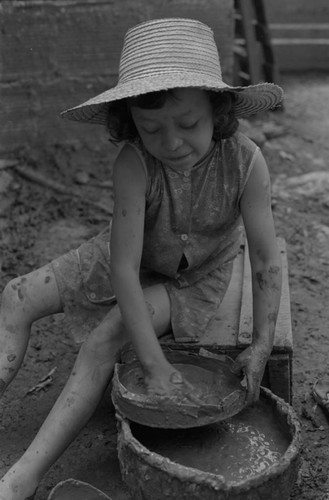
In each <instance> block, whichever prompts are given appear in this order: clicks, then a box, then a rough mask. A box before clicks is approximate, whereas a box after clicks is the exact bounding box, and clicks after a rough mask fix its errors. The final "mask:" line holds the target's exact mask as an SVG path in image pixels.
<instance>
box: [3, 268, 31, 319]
mask: <svg viewBox="0 0 329 500" xmlns="http://www.w3.org/2000/svg"><path fill="white" fill-rule="evenodd" d="M26 281H27V279H26V277H24V276H23V277H19V278H14V279H12V280H11V281H9V283H7V285H6V286H5V288H4V289H3V292H2V298H1V309H2V310H5V311H10V310H13V311H17V309H19V308H20V307H23V305H24V303H25V301H26V288H25V287H26Z"/></svg>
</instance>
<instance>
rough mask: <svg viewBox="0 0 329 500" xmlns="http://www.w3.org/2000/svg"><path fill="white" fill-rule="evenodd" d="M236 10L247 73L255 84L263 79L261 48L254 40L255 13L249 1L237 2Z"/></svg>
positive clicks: (239, 0) (240, 0) (241, 0)
mask: <svg viewBox="0 0 329 500" xmlns="http://www.w3.org/2000/svg"><path fill="white" fill-rule="evenodd" d="M236 8H237V11H238V12H239V13H241V23H242V29H243V37H244V39H245V43H246V50H247V59H248V73H249V75H250V83H253V84H256V83H259V82H260V81H261V80H262V79H263V75H262V74H261V73H262V71H261V64H260V63H259V61H261V60H262V53H261V47H260V45H259V43H258V42H257V40H256V33H255V23H256V21H255V11H254V9H253V6H252V4H251V0H238V1H237V2H236Z"/></svg>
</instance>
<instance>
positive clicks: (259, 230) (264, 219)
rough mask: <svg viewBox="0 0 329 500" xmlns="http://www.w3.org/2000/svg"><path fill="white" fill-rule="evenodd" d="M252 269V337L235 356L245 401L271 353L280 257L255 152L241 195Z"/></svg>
mask: <svg viewBox="0 0 329 500" xmlns="http://www.w3.org/2000/svg"><path fill="white" fill-rule="evenodd" d="M241 212H242V217H243V221H244V225H245V230H246V235H247V240H248V245H249V253H250V263H251V271H252V293H253V338H252V343H251V346H250V347H248V348H247V349H246V350H245V351H243V352H242V353H241V354H240V355H239V356H238V358H237V360H236V362H237V366H238V367H240V368H242V369H243V370H244V371H245V374H246V377H247V384H248V402H249V403H252V402H253V401H256V400H257V399H258V396H259V386H260V383H261V380H262V376H263V373H264V369H265V366H266V362H267V360H268V358H269V356H270V353H271V350H272V347H273V341H274V331H275V324H276V319H277V315H278V309H279V304H280V296H281V259H280V253H279V249H278V246H277V242H276V237H275V228H274V222H273V216H272V210H271V184H270V177H269V172H268V169H267V166H266V163H265V160H264V158H263V156H262V155H261V154H258V156H257V158H256V160H255V164H254V167H253V170H252V172H251V174H250V178H249V179H248V182H247V185H246V187H245V191H244V193H243V196H242V198H241Z"/></svg>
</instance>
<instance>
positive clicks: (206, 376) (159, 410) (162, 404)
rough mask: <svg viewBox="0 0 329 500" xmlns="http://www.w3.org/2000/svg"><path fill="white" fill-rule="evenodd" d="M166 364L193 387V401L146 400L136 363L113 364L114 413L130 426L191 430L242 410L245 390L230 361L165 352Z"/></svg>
mask: <svg viewBox="0 0 329 500" xmlns="http://www.w3.org/2000/svg"><path fill="white" fill-rule="evenodd" d="M166 356H167V359H168V361H169V362H170V363H171V364H172V365H173V366H174V367H175V368H177V369H178V370H179V371H180V372H181V374H182V375H183V377H184V378H185V379H186V380H187V381H188V382H189V383H190V384H191V385H192V386H193V389H194V390H193V396H194V397H196V398H197V399H198V400H199V401H201V404H198V402H197V401H196V402H195V401H190V400H184V401H179V402H177V401H175V400H170V399H162V400H161V399H160V398H156V399H155V398H152V397H150V396H149V395H148V394H147V393H146V390H145V386H144V383H143V371H142V367H141V365H140V363H139V361H138V360H133V361H131V362H129V363H126V364H117V365H116V366H115V370H114V376H113V389H112V400H113V403H114V406H115V407H116V409H117V410H118V411H119V413H121V414H122V415H124V416H125V417H127V418H128V419H129V420H131V421H133V422H137V423H139V424H143V425H147V426H149V427H159V428H162V429H170V428H171V429H178V428H192V427H200V426H203V425H207V424H210V423H213V422H217V421H219V420H224V419H227V418H229V417H231V416H232V415H235V414H236V413H238V412H239V411H241V410H242V408H244V406H245V396H246V393H245V388H244V387H243V386H242V385H241V379H240V378H239V377H238V376H236V375H234V374H233V373H232V371H231V364H232V362H233V361H232V360H231V359H230V358H227V357H222V358H221V359H219V358H216V359H213V358H211V357H207V356H203V355H199V354H192V353H187V352H182V351H172V352H170V351H169V352H166Z"/></svg>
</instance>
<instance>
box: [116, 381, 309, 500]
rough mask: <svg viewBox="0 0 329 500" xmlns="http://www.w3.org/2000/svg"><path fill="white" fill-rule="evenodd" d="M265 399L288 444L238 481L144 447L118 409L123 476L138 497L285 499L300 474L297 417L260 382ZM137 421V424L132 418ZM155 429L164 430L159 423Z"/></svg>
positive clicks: (161, 499) (137, 499)
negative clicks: (277, 456)
mask: <svg viewBox="0 0 329 500" xmlns="http://www.w3.org/2000/svg"><path fill="white" fill-rule="evenodd" d="M261 401H262V402H264V404H265V405H270V408H269V409H270V411H271V412H273V415H274V417H275V418H277V419H278V422H280V427H281V428H283V429H284V431H285V433H286V435H287V436H288V437H287V447H285V451H284V452H283V454H282V455H281V456H280V459H279V461H277V462H276V463H274V464H272V465H270V466H268V467H267V468H265V470H264V471H263V472H260V473H258V474H256V475H253V476H251V477H247V478H246V479H244V480H242V481H239V482H235V481H234V482H232V481H231V482H228V481H225V479H224V477H223V476H221V475H217V474H213V473H208V472H204V471H201V470H198V469H196V468H190V467H186V466H184V465H182V464H179V463H175V462H173V461H171V460H169V459H168V458H167V457H164V456H161V455H159V454H157V453H155V452H152V451H150V450H149V449H148V448H146V447H145V446H144V445H143V444H142V443H141V442H140V441H138V440H137V438H136V437H135V436H134V435H133V430H132V429H133V424H132V425H130V422H129V421H128V420H127V419H126V418H124V417H122V416H121V415H117V418H118V456H119V462H120V468H121V473H122V477H123V480H124V481H125V482H126V484H127V486H128V488H129V489H130V491H131V494H132V498H134V500H165V499H168V500H200V499H204V500H224V499H225V500H264V499H266V500H287V499H288V498H289V496H290V492H291V489H292V487H293V485H294V483H295V481H296V479H297V473H298V469H299V460H300V451H301V428H300V423H299V420H298V418H297V416H296V414H295V412H294V410H293V409H292V407H291V406H289V405H288V404H287V403H286V402H284V401H283V400H282V399H280V398H278V397H277V396H275V395H274V394H273V393H272V392H271V391H269V390H268V389H264V388H262V390H261ZM134 425H136V424H134ZM156 432H159V433H161V432H163V430H162V429H157V430H156Z"/></svg>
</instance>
